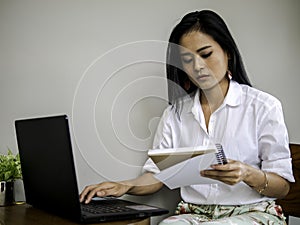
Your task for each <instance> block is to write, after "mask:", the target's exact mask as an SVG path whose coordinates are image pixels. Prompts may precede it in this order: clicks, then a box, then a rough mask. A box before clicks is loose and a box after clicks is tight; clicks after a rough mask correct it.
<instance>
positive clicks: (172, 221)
mask: <svg viewBox="0 0 300 225" xmlns="http://www.w3.org/2000/svg"><path fill="white" fill-rule="evenodd" d="M187 224H191V225H197V224H201V225H224V224H232V225H233V224H234V225H250V224H251V225H261V224H267V225H272V224H273V225H275V224H276V225H281V224H282V225H283V224H285V223H284V222H283V221H282V220H280V219H279V218H278V217H276V216H273V215H270V214H268V213H263V212H251V213H245V214H243V215H237V216H232V217H226V218H221V219H216V220H210V221H204V220H203V219H201V218H199V216H198V215H197V214H181V215H176V216H171V217H169V218H167V219H165V220H163V221H162V222H160V223H159V225H187Z"/></svg>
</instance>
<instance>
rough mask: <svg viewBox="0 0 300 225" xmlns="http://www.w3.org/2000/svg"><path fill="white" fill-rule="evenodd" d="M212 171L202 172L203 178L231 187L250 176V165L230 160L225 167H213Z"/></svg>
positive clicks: (217, 165) (216, 165)
mask: <svg viewBox="0 0 300 225" xmlns="http://www.w3.org/2000/svg"><path fill="white" fill-rule="evenodd" d="M211 168H212V169H207V170H202V171H201V172H200V174H201V176H203V177H207V178H211V179H215V180H219V181H222V182H224V183H226V184H229V185H234V184H237V183H239V182H241V181H243V180H244V179H245V178H246V177H247V175H248V171H249V170H248V168H249V165H247V164H244V163H242V162H240V161H236V160H228V163H227V164H225V165H219V164H215V165H211Z"/></svg>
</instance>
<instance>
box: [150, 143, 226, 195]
mask: <svg viewBox="0 0 300 225" xmlns="http://www.w3.org/2000/svg"><path fill="white" fill-rule="evenodd" d="M195 148H196V149H198V150H196V151H195V152H198V153H199V152H202V154H198V155H197V154H191V149H179V152H181V154H182V152H184V150H187V151H186V152H188V153H187V156H189V158H188V159H184V160H182V161H181V162H177V163H176V164H173V165H171V166H170V167H166V168H164V169H162V170H161V171H160V172H159V173H158V174H156V175H155V177H156V178H157V179H158V180H160V181H161V182H163V183H164V184H165V185H166V186H168V187H169V188H170V189H174V188H178V187H183V186H188V185H192V184H214V183H219V182H220V181H217V180H213V179H210V178H206V177H202V176H201V175H200V171H201V170H204V169H208V168H210V165H212V164H217V163H218V164H227V163H228V162H227V158H226V155H225V152H224V150H223V147H222V145H221V144H216V145H213V146H198V147H195ZM199 149H201V150H199ZM172 151H173V150H172ZM149 152H151V151H149ZM150 155H152V158H153V155H154V153H153V152H152V153H150ZM171 155H172V154H171ZM175 156H176V155H175ZM170 157H171V156H170ZM172 157H174V153H173V155H172ZM173 161H174V160H173ZM159 163H160V164H161V163H162V162H159ZM159 163H158V164H159ZM158 164H157V165H158Z"/></svg>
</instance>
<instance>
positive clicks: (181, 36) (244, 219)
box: [80, 10, 294, 224]
mask: <svg viewBox="0 0 300 225" xmlns="http://www.w3.org/2000/svg"><path fill="white" fill-rule="evenodd" d="M169 43H170V44H169V46H168V52H167V77H168V80H169V81H170V82H169V84H168V91H169V101H170V106H169V107H168V108H167V109H166V110H165V112H164V114H163V116H162V118H161V121H160V123H159V125H158V128H157V132H156V135H155V138H154V144H153V147H154V148H174V147H187V146H197V145H206V144H208V143H210V142H211V141H213V142H215V143H221V144H222V146H223V148H224V151H225V153H226V155H227V157H228V158H229V160H228V163H227V164H225V165H212V166H211V168H210V169H208V170H204V171H201V172H200V175H201V176H204V177H208V178H212V179H215V180H218V181H221V183H220V184H198V185H191V186H187V187H181V197H182V201H181V202H180V203H179V204H178V207H177V209H176V214H178V215H174V216H172V217H170V218H167V219H165V220H164V221H162V222H161V224H269V221H273V223H274V224H284V217H283V215H282V212H281V209H280V206H277V205H276V204H275V202H274V200H275V199H276V198H283V197H284V196H285V195H286V194H287V193H288V191H289V182H293V181H294V178H293V175H292V169H291V158H290V153H289V147H288V134H287V129H286V126H285V124H284V119H283V113H282V108H281V104H280V102H279V101H278V100H277V99H276V98H274V97H273V96H270V95H269V94H266V93H264V92H261V91H259V90H256V89H254V88H252V87H251V85H250V82H249V79H248V77H247V74H246V71H245V69H244V66H243V62H242V59H241V56H240V53H239V51H238V48H237V46H236V44H235V42H234V40H233V38H232V36H231V34H230V32H229V30H228V28H227V26H226V24H225V22H224V21H223V20H222V18H221V17H220V16H218V15H217V14H216V13H214V12H212V11H209V10H203V11H199V12H192V13H189V14H187V15H186V16H184V17H183V18H182V20H181V22H180V23H179V24H178V25H177V26H176V27H175V28H174V29H173V31H172V33H171V36H170V40H169ZM174 84H175V85H174ZM144 169H145V173H144V174H143V175H141V176H140V177H138V178H136V179H133V180H127V181H123V182H104V183H101V184H96V185H90V186H88V187H86V188H85V189H84V190H83V192H82V193H81V195H80V200H81V201H85V202H86V203H88V202H89V201H90V200H91V198H92V197H93V196H108V195H113V196H121V195H123V194H125V193H128V194H134V195H145V194H150V193H154V192H156V191H158V190H159V189H161V188H162V186H163V184H162V183H161V182H159V181H157V180H156V179H155V178H154V176H153V174H155V173H157V172H159V169H158V168H157V167H156V166H155V164H154V163H153V162H152V161H151V160H150V159H149V160H148V161H147V162H146V164H145V166H144Z"/></svg>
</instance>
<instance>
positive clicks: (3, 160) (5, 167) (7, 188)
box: [0, 149, 22, 206]
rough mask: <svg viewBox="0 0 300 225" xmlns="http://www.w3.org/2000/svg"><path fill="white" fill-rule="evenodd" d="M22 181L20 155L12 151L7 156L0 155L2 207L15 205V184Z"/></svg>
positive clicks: (0, 203)
mask: <svg viewBox="0 0 300 225" xmlns="http://www.w3.org/2000/svg"><path fill="white" fill-rule="evenodd" d="M17 179H22V172H21V163H20V155H19V154H16V155H14V154H13V153H12V151H11V150H10V149H8V152H7V154H6V155H3V154H0V206H4V205H10V204H13V203H14V182H15V180H17Z"/></svg>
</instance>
